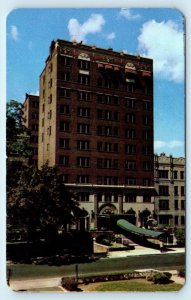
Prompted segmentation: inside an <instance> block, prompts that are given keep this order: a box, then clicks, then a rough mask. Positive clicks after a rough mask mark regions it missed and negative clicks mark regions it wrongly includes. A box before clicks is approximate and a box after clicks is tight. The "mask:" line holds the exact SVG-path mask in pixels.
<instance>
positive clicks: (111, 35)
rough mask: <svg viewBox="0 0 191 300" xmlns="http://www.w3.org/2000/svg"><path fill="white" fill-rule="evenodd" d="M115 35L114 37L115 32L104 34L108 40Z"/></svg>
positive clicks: (112, 38)
mask: <svg viewBox="0 0 191 300" xmlns="http://www.w3.org/2000/svg"><path fill="white" fill-rule="evenodd" d="M115 37H116V34H115V32H111V33H109V34H108V35H107V36H106V38H107V40H109V41H112V40H114V39H115Z"/></svg>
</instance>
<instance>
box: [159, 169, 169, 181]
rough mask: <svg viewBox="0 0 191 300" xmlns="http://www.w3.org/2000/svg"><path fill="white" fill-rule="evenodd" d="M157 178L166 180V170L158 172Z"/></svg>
mask: <svg viewBox="0 0 191 300" xmlns="http://www.w3.org/2000/svg"><path fill="white" fill-rule="evenodd" d="M158 174H159V178H165V179H168V170H158Z"/></svg>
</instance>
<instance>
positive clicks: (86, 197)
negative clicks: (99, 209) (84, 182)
mask: <svg viewBox="0 0 191 300" xmlns="http://www.w3.org/2000/svg"><path fill="white" fill-rule="evenodd" d="M89 198H90V193H87V192H81V193H79V194H78V200H79V201H80V202H89Z"/></svg>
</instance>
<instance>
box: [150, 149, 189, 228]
mask: <svg viewBox="0 0 191 300" xmlns="http://www.w3.org/2000/svg"><path fill="white" fill-rule="evenodd" d="M154 165H155V177H154V180H155V188H156V192H157V195H156V196H155V213H156V215H157V219H158V225H164V226H170V227H184V225H185V158H183V157H179V158H174V157H172V156H166V155H165V154H161V155H159V156H158V155H155V159H154Z"/></svg>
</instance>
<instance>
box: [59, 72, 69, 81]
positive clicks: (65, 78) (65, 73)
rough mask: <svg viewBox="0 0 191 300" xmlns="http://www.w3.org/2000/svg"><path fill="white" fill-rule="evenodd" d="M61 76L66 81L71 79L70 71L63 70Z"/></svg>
mask: <svg viewBox="0 0 191 300" xmlns="http://www.w3.org/2000/svg"><path fill="white" fill-rule="evenodd" d="M61 78H62V80H64V81H70V73H69V72H61Z"/></svg>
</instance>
